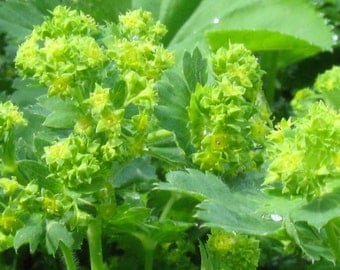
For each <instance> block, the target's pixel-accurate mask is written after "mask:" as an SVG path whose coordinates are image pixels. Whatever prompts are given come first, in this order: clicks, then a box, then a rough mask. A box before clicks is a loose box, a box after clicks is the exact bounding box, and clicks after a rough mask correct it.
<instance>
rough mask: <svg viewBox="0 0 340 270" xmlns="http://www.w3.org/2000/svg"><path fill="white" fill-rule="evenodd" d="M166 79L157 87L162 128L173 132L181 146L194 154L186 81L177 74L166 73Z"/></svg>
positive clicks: (158, 111)
mask: <svg viewBox="0 0 340 270" xmlns="http://www.w3.org/2000/svg"><path fill="white" fill-rule="evenodd" d="M165 75H166V79H164V80H162V81H161V82H159V83H158V84H157V85H156V88H157V91H158V95H159V103H158V106H157V107H156V108H155V114H156V116H157V118H158V120H159V122H160V125H161V127H163V128H165V129H167V130H170V131H173V132H174V133H175V134H176V139H177V141H178V144H179V146H180V147H181V148H182V149H183V150H184V151H185V152H186V153H190V152H192V145H191V143H190V133H189V130H188V126H187V123H188V113H187V106H189V102H190V95H191V93H190V90H189V89H188V86H187V84H186V83H185V81H184V80H183V79H182V78H181V76H179V75H178V74H177V73H175V72H170V71H169V72H166V74H165Z"/></svg>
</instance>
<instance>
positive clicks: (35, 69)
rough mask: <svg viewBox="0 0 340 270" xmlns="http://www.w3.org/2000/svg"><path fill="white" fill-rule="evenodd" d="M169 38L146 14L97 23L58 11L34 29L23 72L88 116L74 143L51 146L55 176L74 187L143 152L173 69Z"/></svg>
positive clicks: (48, 154) (23, 54)
mask: <svg viewBox="0 0 340 270" xmlns="http://www.w3.org/2000/svg"><path fill="white" fill-rule="evenodd" d="M165 33H166V29H165V26H164V25H162V24H161V23H159V22H155V21H154V20H153V18H152V15H151V13H150V12H145V11H142V10H135V11H131V12H128V13H126V14H125V15H121V16H119V20H118V23H116V24H114V23H107V24H106V25H97V24H96V22H95V20H94V19H93V18H91V17H90V16H87V15H84V14H83V13H82V12H78V11H74V10H71V9H69V8H66V7H63V6H58V7H56V8H55V9H54V10H53V11H52V12H51V16H50V17H46V18H45V21H44V22H43V23H42V24H41V25H40V26H35V28H34V30H33V32H32V33H31V35H29V36H28V37H27V39H26V41H25V42H24V43H23V44H22V45H21V46H20V48H19V50H18V53H17V56H16V66H17V68H18V70H19V71H20V73H21V74H22V75H23V76H24V77H26V78H33V79H36V80H37V81H39V83H41V84H42V85H45V86H46V87H47V88H48V96H57V97H60V98H61V99H64V100H65V99H68V100H69V101H71V102H73V103H74V105H75V107H76V108H77V109H79V110H80V111H81V112H82V113H81V114H79V118H78V119H75V125H74V129H73V132H72V133H71V134H70V135H69V137H67V138H64V139H60V140H58V141H56V142H55V143H53V144H52V145H51V146H47V147H45V155H44V158H45V160H46V163H47V165H48V167H49V170H50V172H51V173H50V175H49V177H50V178H55V179H58V180H59V181H61V182H62V183H64V184H65V185H66V186H68V187H70V188H75V187H77V186H78V185H80V184H82V183H91V181H92V180H93V179H99V178H102V177H103V174H104V173H105V168H106V167H105V166H109V165H108V164H109V162H112V161H114V160H123V159H125V158H128V156H132V157H136V156H138V155H141V154H142V153H143V151H144V150H145V149H146V147H145V144H146V140H147V136H148V134H149V133H150V131H151V130H152V129H153V128H154V122H155V119H154V116H153V114H152V112H153V108H154V106H155V104H156V101H157V94H156V91H155V83H156V81H157V80H159V79H160V77H161V75H162V72H163V70H164V69H166V68H168V67H170V65H171V64H172V63H173V54H172V53H170V52H169V51H167V50H166V49H165V48H164V47H163V46H162V45H161V43H160V40H161V38H162V37H163V35H164V34H165ZM100 166H101V167H100ZM102 167H103V168H102ZM47 201H50V200H47ZM52 208H53V207H52Z"/></svg>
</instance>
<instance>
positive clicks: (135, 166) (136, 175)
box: [112, 158, 157, 187]
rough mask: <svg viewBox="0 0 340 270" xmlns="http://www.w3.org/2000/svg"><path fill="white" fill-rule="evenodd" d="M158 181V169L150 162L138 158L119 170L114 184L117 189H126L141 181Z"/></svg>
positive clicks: (114, 178) (113, 180) (113, 181)
mask: <svg viewBox="0 0 340 270" xmlns="http://www.w3.org/2000/svg"><path fill="white" fill-rule="evenodd" d="M152 179H157V175H156V168H155V167H154V166H152V165H151V164H150V161H149V160H146V159H143V158H136V159H134V160H132V161H131V162H129V163H128V164H126V165H125V166H121V164H119V168H117V172H116V173H115V175H114V177H113V179H112V183H113V185H114V186H115V187H124V186H127V185H130V184H132V183H135V182H139V181H150V180H152Z"/></svg>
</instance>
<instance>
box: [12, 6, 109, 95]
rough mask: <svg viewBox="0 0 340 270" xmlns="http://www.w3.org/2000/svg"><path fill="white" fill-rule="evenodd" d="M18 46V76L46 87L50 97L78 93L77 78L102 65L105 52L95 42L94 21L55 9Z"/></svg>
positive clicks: (63, 9)
mask: <svg viewBox="0 0 340 270" xmlns="http://www.w3.org/2000/svg"><path fill="white" fill-rule="evenodd" d="M51 15H52V17H48V18H46V19H45V22H44V23H42V24H41V25H40V26H35V27H34V30H33V32H32V33H31V34H30V35H29V36H28V37H27V39H26V41H25V42H24V43H23V44H22V45H21V46H20V47H19V49H18V52H17V56H16V59H15V62H16V66H17V68H18V70H19V71H20V73H21V75H23V76H25V77H33V78H34V79H37V80H38V81H39V83H41V84H43V85H46V86H47V87H48V94H49V95H50V96H60V97H72V96H76V95H77V94H78V92H79V91H80V90H81V89H79V88H81V78H83V77H86V76H87V74H88V72H94V71H93V70H92V69H95V68H96V67H101V66H103V63H104V62H105V60H106V57H105V52H104V50H103V48H102V47H101V45H100V44H99V43H98V42H97V40H96V39H95V36H96V35H98V34H99V29H98V26H97V25H96V23H95V21H94V20H93V19H92V18H91V17H89V16H86V15H84V14H83V13H81V12H80V13H78V12H77V11H74V10H70V9H68V8H66V7H62V6H58V7H56V8H55V9H54V10H53V12H52V14H51Z"/></svg>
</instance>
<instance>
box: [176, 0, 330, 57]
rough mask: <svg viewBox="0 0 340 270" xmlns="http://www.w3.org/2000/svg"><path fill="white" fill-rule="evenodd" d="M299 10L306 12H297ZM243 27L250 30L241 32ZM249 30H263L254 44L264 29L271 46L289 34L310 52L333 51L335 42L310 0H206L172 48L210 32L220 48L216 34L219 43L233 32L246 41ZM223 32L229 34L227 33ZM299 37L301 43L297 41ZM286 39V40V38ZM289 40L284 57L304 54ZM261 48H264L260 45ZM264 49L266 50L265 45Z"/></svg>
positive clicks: (187, 44)
mask: <svg viewBox="0 0 340 270" xmlns="http://www.w3.org/2000/svg"><path fill="white" fill-rule="evenodd" d="M297 10H301V11H303V12H296V11H297ZM243 30H245V31H247V32H246V33H245V34H242V31H243ZM230 31H236V32H230ZM249 31H255V33H257V34H258V33H260V34H259V35H254V38H256V40H254V41H252V44H254V43H259V44H261V43H262V42H263V40H262V39H260V38H261V37H263V36H264V34H265V32H261V31H269V33H273V34H272V36H269V37H268V39H269V38H270V40H265V41H264V42H265V43H264V44H266V46H270V48H272V47H273V46H274V45H275V43H277V40H276V39H277V38H280V39H281V40H282V39H283V38H284V37H287V36H290V37H291V41H294V43H295V44H298V45H301V46H303V45H306V48H305V49H306V51H307V52H312V51H314V52H316V49H317V50H318V51H323V50H330V49H331V47H332V44H333V41H332V32H331V27H330V26H328V25H326V23H325V20H324V19H323V18H322V17H321V15H320V14H318V13H317V12H316V10H315V8H314V7H313V6H312V5H311V4H309V3H307V1H304V0H271V1H265V0H243V1H231V0H221V1H213V0H203V1H202V2H201V4H200V6H199V7H198V8H197V9H196V11H195V12H194V14H193V15H192V16H191V17H190V18H189V20H188V21H187V22H186V24H185V25H184V26H183V27H182V28H181V29H180V31H179V32H178V33H177V35H176V36H175V37H174V39H173V40H172V42H171V44H170V48H173V49H175V50H183V48H190V47H192V46H194V45H195V44H197V43H200V44H201V45H202V44H203V43H204V36H205V34H207V33H209V41H211V42H212V43H213V44H211V45H213V46H214V47H217V43H216V44H215V34H216V35H217V36H216V38H217V40H219V42H220V41H221V39H224V40H225V42H226V43H228V42H229V39H230V37H229V36H228V35H229V34H230V33H233V37H234V38H235V37H237V41H238V42H243V39H245V40H244V41H245V42H247V41H249V38H248V37H247V36H246V34H248V33H249ZM258 31H260V32H258ZM210 32H211V33H210ZM223 33H224V34H226V35H225V36H224V35H223ZM274 33H276V34H274ZM242 36H243V37H242ZM272 40H273V41H272ZM299 40H300V41H301V42H298V41H299ZM283 41H285V40H284V39H283ZM272 42H273V44H272ZM287 42H288V40H286V41H285V44H286V48H283V49H284V50H286V51H285V53H284V54H283V55H284V56H285V57H287V58H288V59H289V58H290V59H293V58H294V59H298V57H300V58H303V57H305V52H302V51H301V50H302V48H301V46H298V47H293V48H292V47H287ZM283 45H284V44H283ZM258 47H260V48H261V45H259V46H258ZM261 49H264V45H263V46H262V48H261ZM299 53H303V55H299ZM290 54H291V55H290ZM287 55H290V56H289V57H288V56H287ZM280 61H281V62H284V61H285V60H284V59H283V58H282V59H280Z"/></svg>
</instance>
